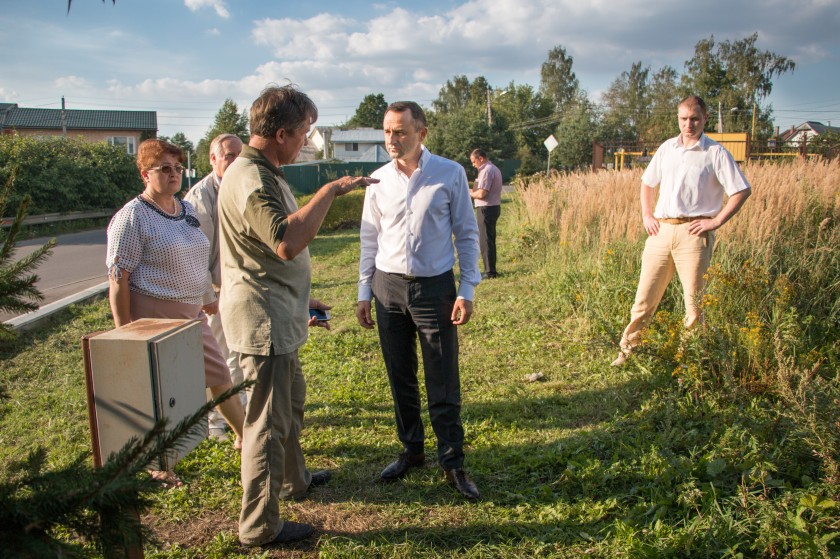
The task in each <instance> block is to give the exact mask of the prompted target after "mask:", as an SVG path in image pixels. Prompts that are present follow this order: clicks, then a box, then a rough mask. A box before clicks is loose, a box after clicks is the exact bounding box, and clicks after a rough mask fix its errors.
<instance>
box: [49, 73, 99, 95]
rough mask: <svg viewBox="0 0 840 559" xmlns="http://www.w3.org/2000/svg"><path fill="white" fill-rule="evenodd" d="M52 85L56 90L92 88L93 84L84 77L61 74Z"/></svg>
mask: <svg viewBox="0 0 840 559" xmlns="http://www.w3.org/2000/svg"><path fill="white" fill-rule="evenodd" d="M53 85H54V86H55V88H56V89H57V90H58V91H80V90H92V89H94V86H93V85H92V84H91V83H90V82H89V81H88V80H86V79H85V78H80V77H78V76H63V77H61V78H58V79H56V80H55V81H54V82H53Z"/></svg>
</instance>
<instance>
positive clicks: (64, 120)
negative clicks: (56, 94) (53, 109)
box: [61, 95, 67, 137]
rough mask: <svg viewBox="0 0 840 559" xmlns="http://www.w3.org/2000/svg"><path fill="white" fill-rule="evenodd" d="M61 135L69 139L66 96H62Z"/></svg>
mask: <svg viewBox="0 0 840 559" xmlns="http://www.w3.org/2000/svg"><path fill="white" fill-rule="evenodd" d="M61 135H62V136H64V137H67V111H66V110H64V95H62V96H61Z"/></svg>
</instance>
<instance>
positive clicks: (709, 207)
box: [642, 134, 750, 219]
mask: <svg viewBox="0 0 840 559" xmlns="http://www.w3.org/2000/svg"><path fill="white" fill-rule="evenodd" d="M642 183H644V184H646V185H647V186H649V187H651V188H655V187H656V186H659V199H658V200H657V201H656V209H655V210H654V212H653V216H654V217H655V218H657V219H666V218H677V217H700V216H705V217H714V216H716V215H717V214H718V212H719V211H720V209H721V207H723V194H724V192H725V193H726V194H727V195H729V196H731V195H733V194H735V193H736V192H741V191H742V190H747V189H748V188H750V185H749V183H748V182H747V179H746V178H745V177H744V173H743V172H741V168H740V167H738V164H737V163H736V162H735V159H734V158H733V157H732V155H731V154H730V153H729V152H728V151H727V150H726V148H724V147H723V146H722V145H720V144H719V143H717V142H715V141H714V140H712V139H710V138H709V137H708V136H706V135H705V134H703V135H702V136H700V139H699V140H698V141H697V143H696V144H694V145H693V146H691V147H690V148H685V147H683V144H682V141H681V136H677V137H676V138H671V139H670V140H666V141H665V142H664V143H663V144H662V145H661V146H659V149H657V150H656V153H655V154H654V156H653V159H651V161H650V165H648V167H647V169H645V172H644V174H643V175H642Z"/></svg>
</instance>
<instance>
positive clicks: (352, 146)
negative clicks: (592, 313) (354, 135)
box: [345, 142, 359, 151]
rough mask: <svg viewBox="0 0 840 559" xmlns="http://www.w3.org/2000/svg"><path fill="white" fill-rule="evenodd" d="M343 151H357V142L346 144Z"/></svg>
mask: <svg viewBox="0 0 840 559" xmlns="http://www.w3.org/2000/svg"><path fill="white" fill-rule="evenodd" d="M345 151H359V144H358V142H352V143H349V144H347V147H346V148H345Z"/></svg>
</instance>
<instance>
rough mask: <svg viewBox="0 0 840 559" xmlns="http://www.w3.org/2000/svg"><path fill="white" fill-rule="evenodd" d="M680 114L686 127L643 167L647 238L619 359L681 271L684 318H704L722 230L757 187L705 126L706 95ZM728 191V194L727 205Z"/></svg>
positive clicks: (688, 321) (619, 361)
mask: <svg viewBox="0 0 840 559" xmlns="http://www.w3.org/2000/svg"><path fill="white" fill-rule="evenodd" d="M677 118H678V120H679V125H680V135H679V136H677V137H676V138H671V139H670V140H667V141H666V142H665V143H663V144H662V145H661V146H659V149H657V150H656V154H655V155H654V156H653V159H652V160H651V162H650V165H648V168H647V169H646V170H645V172H644V174H643V175H642V187H641V194H640V197H641V203H642V219H643V221H644V225H645V231H647V234H648V239H647V241H646V242H645V250H644V252H643V253H642V271H641V275H640V277H639V286H638V288H637V290H636V300H635V302H634V303H633V308H632V309H631V311H630V323H629V324H628V325H627V327H626V328H625V329H624V333H623V334H622V336H621V343H620V351H619V354H618V357H617V358H616V359H615V360H614V361H613V362H612V365H613V366H614V367H620V366H622V365H624V363H625V362H626V361H627V358H628V357H629V356H630V354H631V353H632V351H633V348H634V347H635V346H637V345H638V344H639V341H640V336H641V332H642V330H643V329H644V328H645V327H646V326H647V325H648V324H649V323H650V319H651V317H652V316H653V313H655V312H656V307H657V306H658V305H659V302H660V301H661V300H662V295H663V294H664V293H665V289H666V288H667V287H668V284H669V283H670V282H671V279H672V278H673V277H674V272H675V271H676V273H677V274H678V275H679V277H680V282H681V283H682V286H683V298H684V300H685V320H684V325H685V327H686V328H691V327H693V326H694V325H695V324H696V323H697V321H698V320H699V319H700V311H699V309H698V307H697V301H696V300H695V299H696V296H697V294H698V293H700V292H701V291H702V290H703V288H704V287H705V280H704V276H705V274H706V271H707V270H708V269H709V262H710V261H711V258H712V250H713V248H714V244H715V230H716V229H718V228H719V227H721V226H722V225H723V224H724V223H726V222H727V221H729V219H731V218H732V216H734V215H735V214H736V213H737V212H738V210H740V209H741V206H742V205H743V204H744V202H745V201H746V200H747V198H749V196H750V193H751V190H750V185H749V183H747V179H746V178H745V177H744V173H742V172H741V169H740V168H739V167H738V164H737V163H736V162H735V160H734V159H733V157H732V155H731V154H730V153H729V152H728V151H726V148H724V147H723V146H721V145H720V144H718V143H717V142H715V141H713V140H711V139H709V137H708V136H705V135H704V134H703V128H704V127H705V125H706V120H708V118H709V114H708V111H707V109H706V103H705V102H704V101H703V100H702V99H701V98H700V97H697V96H695V95H689V96H688V97H686V98H685V99H683V100H682V101H681V102H680V104H679V106H678V108H677ZM657 186H659V199H658V200H657V202H656V207H655V209H654V191H655V189H656V187H657ZM724 194H726V195H728V196H729V199H728V200H727V201H726V204H725V205H724V204H723V195H724Z"/></svg>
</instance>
